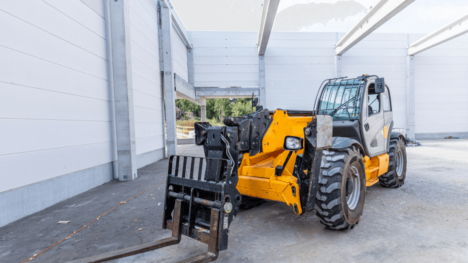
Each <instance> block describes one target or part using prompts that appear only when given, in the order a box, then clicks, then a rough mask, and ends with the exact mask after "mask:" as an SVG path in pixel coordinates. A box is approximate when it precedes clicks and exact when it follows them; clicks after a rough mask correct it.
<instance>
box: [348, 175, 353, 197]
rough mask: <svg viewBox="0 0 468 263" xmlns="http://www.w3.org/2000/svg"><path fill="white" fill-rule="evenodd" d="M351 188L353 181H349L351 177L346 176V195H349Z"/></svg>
mask: <svg viewBox="0 0 468 263" xmlns="http://www.w3.org/2000/svg"><path fill="white" fill-rule="evenodd" d="M353 188H354V184H353V181H351V179H349V177H348V179H347V180H346V195H350V194H351V193H352V192H353Z"/></svg>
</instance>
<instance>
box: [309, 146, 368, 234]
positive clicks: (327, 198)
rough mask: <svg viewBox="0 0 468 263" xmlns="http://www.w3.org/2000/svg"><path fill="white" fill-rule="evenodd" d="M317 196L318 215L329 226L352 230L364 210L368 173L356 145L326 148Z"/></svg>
mask: <svg viewBox="0 0 468 263" xmlns="http://www.w3.org/2000/svg"><path fill="white" fill-rule="evenodd" d="M323 154H324V155H323V157H322V164H321V169H320V175H319V188H318V191H317V196H316V207H315V209H316V210H317V216H318V217H320V219H321V220H320V222H321V223H322V224H324V225H326V226H327V227H328V228H331V229H336V230H339V229H341V230H348V229H352V228H353V227H354V226H355V225H356V224H357V223H358V222H359V218H360V217H361V215H362V211H363V209H364V199H365V194H366V189H365V188H366V174H365V171H364V163H363V161H362V155H361V154H360V153H359V151H358V150H357V149H356V148H355V147H354V146H353V147H351V148H348V149H347V150H344V151H335V150H333V151H323Z"/></svg>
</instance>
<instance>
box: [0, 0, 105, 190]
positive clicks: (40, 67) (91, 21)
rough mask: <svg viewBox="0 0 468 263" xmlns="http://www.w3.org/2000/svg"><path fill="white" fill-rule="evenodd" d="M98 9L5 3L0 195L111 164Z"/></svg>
mask: <svg viewBox="0 0 468 263" xmlns="http://www.w3.org/2000/svg"><path fill="white" fill-rule="evenodd" d="M26 7H27V8H26ZM97 7H98V8H94V9H93V8H91V7H89V6H87V5H85V4H84V3H83V2H80V1H60V0H46V1H27V0H18V1H2V4H1V5H0V9H1V10H2V12H0V32H2V33H1V37H0V57H1V60H2V62H1V63H0V93H1V96H0V131H1V136H0V145H1V146H0V170H1V171H2V172H1V184H0V192H3V191H6V190H10V189H14V188H17V187H21V186H24V185H29V184H33V183H36V182H39V181H43V180H47V179H50V178H54V177H57V176H60V175H64V174H69V173H73V172H76V171H79V170H83V169H87V168H91V167H95V166H99V165H102V164H105V163H110V162H112V161H113V154H112V142H111V140H112V137H111V133H112V122H111V119H110V118H111V117H110V116H111V114H110V108H111V98H110V95H109V86H108V77H107V58H106V35H105V20H104V11H103V10H104V9H103V6H102V5H101V6H100V5H97ZM101 183H102V182H101Z"/></svg>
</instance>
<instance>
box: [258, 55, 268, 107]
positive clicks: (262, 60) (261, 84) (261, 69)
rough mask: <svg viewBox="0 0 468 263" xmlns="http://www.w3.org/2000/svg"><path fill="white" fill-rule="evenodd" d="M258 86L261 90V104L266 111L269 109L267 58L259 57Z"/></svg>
mask: <svg viewBox="0 0 468 263" xmlns="http://www.w3.org/2000/svg"><path fill="white" fill-rule="evenodd" d="M258 72H259V76H258V86H259V89H260V103H259V105H262V106H263V108H264V109H266V108H267V103H266V88H265V56H258Z"/></svg>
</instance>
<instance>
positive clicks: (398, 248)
mask: <svg viewBox="0 0 468 263" xmlns="http://www.w3.org/2000/svg"><path fill="white" fill-rule="evenodd" d="M421 143H422V144H423V146H422V147H417V148H408V149H407V152H408V170H407V177H406V182H405V184H404V185H403V186H402V187H401V188H399V189H386V188H382V187H380V186H379V185H375V186H372V187H370V188H368V191H367V196H366V204H365V206H364V214H363V216H362V217H361V221H360V223H359V225H358V226H357V227H356V228H354V229H353V230H351V231H347V232H336V231H331V230H327V229H325V228H324V226H323V225H321V224H320V223H319V221H318V219H317V217H316V216H315V215H313V214H305V215H303V216H296V215H294V213H293V211H292V208H291V207H288V206H286V205H284V204H281V203H275V202H267V203H265V204H263V205H261V206H260V207H257V208H253V209H251V210H244V211H241V212H240V213H239V214H238V217H237V218H236V220H235V221H234V222H233V224H232V225H231V228H230V233H231V234H230V239H229V249H228V250H226V251H223V252H221V253H220V256H219V259H218V262H286V261H287V262H317V261H320V262H468V140H439V141H422V142H421ZM178 150H179V154H181V155H196V156H201V155H202V154H203V153H202V148H201V147H197V146H193V145H181V146H178ZM166 173H167V160H162V161H160V162H157V163H155V164H152V165H149V166H147V167H145V168H142V169H140V170H139V178H138V179H137V180H135V181H131V182H125V183H121V182H110V183H107V184H105V185H102V186H100V187H97V188H95V189H92V190H89V191H87V192H85V193H83V194H80V195H78V196H75V197H73V198H70V199H68V200H66V201H63V202H61V203H58V204H56V205H54V206H52V207H50V208H48V209H45V210H44V211H41V212H38V213H36V214H33V215H31V216H28V217H26V218H23V219H21V220H19V221H16V222H14V223H12V224H9V225H7V226H5V227H3V228H0V262H22V261H24V260H26V259H28V258H30V257H31V256H32V255H34V254H37V253H39V252H40V251H42V250H44V249H46V248H48V247H49V246H51V245H53V244H54V243H56V242H57V241H59V240H61V239H63V238H65V237H67V236H68V235H70V234H72V233H73V232H74V231H77V230H78V229H80V228H82V227H83V226H84V225H85V224H87V223H89V222H90V221H92V220H93V219H95V218H97V217H98V216H100V215H101V214H103V213H104V212H106V211H108V210H110V209H111V208H113V207H115V206H116V205H118V204H119V203H120V202H121V201H124V200H127V199H129V198H130V197H132V196H134V195H136V194H138V193H140V192H141V191H143V190H144V189H148V188H150V187H152V186H154V185H156V186H155V187H154V188H152V189H150V190H148V191H146V192H144V193H143V194H141V195H139V196H137V197H135V198H134V199H132V200H130V201H128V202H127V203H126V204H123V205H121V206H119V207H118V208H116V209H115V210H113V211H112V212H110V213H108V214H107V215H105V216H103V217H101V218H100V219H99V220H98V221H96V222H94V223H93V224H91V225H90V226H89V228H85V229H84V230H82V231H81V232H79V233H77V234H75V235H74V236H72V237H70V238H69V239H67V240H65V241H64V242H62V243H60V244H58V245H57V246H55V247H54V248H52V249H50V250H48V251H46V252H44V253H43V254H42V255H39V256H38V257H36V258H35V259H34V260H33V261H32V262H36V263H39V262H66V261H69V260H73V259H79V258H84V257H88V256H92V255H97V254H101V253H105V252H109V251H113V250H116V249H121V248H124V247H129V246H135V245H138V244H142V243H145V242H149V241H153V240H157V239H161V238H165V237H169V236H170V231H168V230H162V229H161V216H162V202H163V195H164V184H159V185H157V184H158V183H161V182H163V181H164V180H165V176H166ZM60 220H69V221H71V222H70V223H68V224H64V225H62V224H57V222H58V221H60ZM139 229H142V230H139ZM206 248H207V246H206V245H204V244H201V243H199V242H196V241H194V240H191V239H189V238H186V237H185V238H183V240H182V242H181V244H179V245H178V246H173V247H168V248H164V249H161V250H159V251H152V252H148V253H145V254H141V255H137V256H133V257H129V258H125V259H120V260H116V261H114V262H120V263H124V262H125V263H127V262H175V261H177V260H181V259H184V258H186V257H189V256H193V255H196V254H201V253H204V252H205V251H206Z"/></svg>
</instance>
